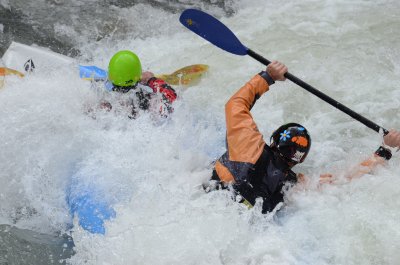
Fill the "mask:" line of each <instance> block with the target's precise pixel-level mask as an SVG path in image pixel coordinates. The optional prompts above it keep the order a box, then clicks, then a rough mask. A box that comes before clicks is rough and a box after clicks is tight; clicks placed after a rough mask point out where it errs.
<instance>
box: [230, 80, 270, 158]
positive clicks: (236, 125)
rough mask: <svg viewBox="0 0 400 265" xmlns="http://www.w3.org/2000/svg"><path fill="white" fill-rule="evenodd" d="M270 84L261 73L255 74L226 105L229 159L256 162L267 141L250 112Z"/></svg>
mask: <svg viewBox="0 0 400 265" xmlns="http://www.w3.org/2000/svg"><path fill="white" fill-rule="evenodd" d="M268 89H269V86H268V83H267V81H265V79H264V78H262V77H261V76H260V75H256V76H254V77H253V78H252V79H251V80H250V81H249V82H247V83H246V84H245V85H244V86H243V87H242V88H240V89H239V91H238V92H236V93H235V94H234V95H233V96H232V97H231V98H230V99H229V101H228V102H227V103H226V105H225V117H226V130H227V137H226V138H227V145H228V151H229V160H231V161H238V162H248V163H251V164H255V163H256V162H257V160H258V158H259V157H260V155H261V153H262V151H263V148H264V145H265V142H264V140H263V136H262V134H261V133H260V132H259V131H258V128H257V125H256V123H255V122H254V120H253V117H252V115H251V113H250V110H251V108H252V107H253V105H254V103H255V102H256V100H257V99H258V98H259V97H261V95H262V94H264V93H265V92H266V91H268Z"/></svg>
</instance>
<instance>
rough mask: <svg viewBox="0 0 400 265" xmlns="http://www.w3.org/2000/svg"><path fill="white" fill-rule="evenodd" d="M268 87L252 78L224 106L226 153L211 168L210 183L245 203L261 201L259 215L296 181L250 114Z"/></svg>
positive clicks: (270, 207) (271, 208)
mask: <svg viewBox="0 0 400 265" xmlns="http://www.w3.org/2000/svg"><path fill="white" fill-rule="evenodd" d="M268 89H269V85H268V83H267V81H266V79H264V78H263V77H262V76H260V75H256V76H254V77H253V78H252V79H251V80H250V81H249V82H247V83H246V84H245V85H244V86H243V87H242V88H241V89H239V91H238V92H236V94H234V95H233V96H232V97H231V99H230V100H229V101H228V103H227V104H226V106H225V116H226V128H227V137H226V144H227V151H226V153H225V154H223V155H222V156H221V158H219V159H218V161H217V162H216V164H215V168H214V173H213V179H215V180H218V181H221V182H222V183H223V184H224V185H228V184H230V185H232V187H233V188H234V190H235V191H236V192H237V193H239V194H240V195H241V196H242V197H243V198H244V200H245V201H246V203H250V204H251V205H254V204H255V200H256V198H262V199H263V213H266V212H270V211H272V210H273V209H274V208H275V206H276V205H277V204H278V203H279V202H282V201H283V193H282V192H283V188H284V187H285V186H286V184H290V183H295V182H296V181H297V177H296V175H295V173H294V172H293V171H291V170H290V168H289V167H288V166H287V165H286V163H284V162H283V160H281V158H280V156H279V155H278V153H277V152H275V150H274V149H272V148H271V147H269V146H268V145H267V144H266V143H265V141H264V140H263V136H262V134H261V133H260V132H259V131H258V128H257V125H256V124H255V122H254V120H253V117H252V115H251V113H250V110H251V108H252V107H253V106H254V104H255V102H256V100H257V99H258V98H259V97H260V96H261V95H262V94H264V93H265V92H266V91H268Z"/></svg>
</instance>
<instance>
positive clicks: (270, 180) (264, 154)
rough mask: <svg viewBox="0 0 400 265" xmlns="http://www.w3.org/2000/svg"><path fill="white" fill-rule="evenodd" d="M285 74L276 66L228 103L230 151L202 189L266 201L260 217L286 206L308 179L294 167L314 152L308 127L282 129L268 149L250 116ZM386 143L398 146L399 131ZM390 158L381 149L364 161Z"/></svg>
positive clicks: (324, 177) (248, 202) (292, 125)
mask: <svg viewBox="0 0 400 265" xmlns="http://www.w3.org/2000/svg"><path fill="white" fill-rule="evenodd" d="M287 71H288V69H287V67H286V66H285V65H284V64H282V63H280V62H277V61H274V62H272V63H271V64H269V65H268V67H267V68H266V70H265V71H262V72H260V73H259V74H257V75H255V76H254V77H253V78H252V79H251V80H250V81H248V82H247V83H246V84H245V85H244V86H243V87H242V88H240V89H239V91H237V92H236V93H235V94H234V95H233V96H232V97H231V98H230V99H229V101H228V102H227V103H226V105H225V116H226V129H227V132H226V146H227V151H226V152H225V153H224V154H223V155H222V156H221V157H220V158H219V159H218V160H217V161H216V164H215V168H214V170H213V174H212V177H211V180H210V182H209V183H206V184H204V185H203V187H204V189H205V190H206V191H207V192H208V191H211V190H213V189H218V188H231V189H232V190H233V191H234V192H235V195H236V196H235V199H236V200H237V201H239V202H242V203H245V204H246V205H248V206H249V207H252V206H254V204H255V202H256V199H257V198H262V200H263V206H262V212H263V213H267V212H271V211H272V210H273V209H274V208H275V207H276V205H277V204H279V203H280V202H282V201H283V196H284V194H283V192H284V189H285V187H290V186H292V185H294V184H295V183H297V182H298V181H304V179H305V176H304V175H302V174H295V173H294V172H293V171H292V167H294V166H295V165H296V164H298V163H302V162H303V161H304V159H305V158H306V157H307V154H308V152H309V150H310V147H311V137H310V135H309V133H308V131H307V130H306V129H305V127H304V126H302V125H300V124H297V123H288V124H285V125H282V126H281V127H279V128H278V129H277V130H275V132H274V133H273V134H272V136H271V138H270V139H271V143H270V145H268V144H266V143H265V141H264V139H263V135H262V134H261V133H260V132H259V130H258V128H257V125H256V123H255V122H254V120H253V117H252V115H251V113H250V110H251V108H252V107H253V106H254V104H255V102H256V101H257V99H258V98H260V97H261V96H262V95H263V94H264V93H265V92H267V91H268V90H269V87H270V85H272V84H274V83H275V81H284V80H285V77H284V74H285V73H286V72H287ZM385 141H386V142H387V144H390V145H391V146H396V145H397V146H400V137H399V135H398V132H395V131H394V132H391V133H390V134H389V135H387V137H386V138H385ZM390 156H391V155H390V150H389V149H387V148H385V147H380V148H379V149H378V150H377V152H376V153H375V155H374V157H373V158H372V159H370V160H371V161H372V162H371V161H369V160H366V161H367V162H366V161H364V162H365V163H369V166H371V167H370V169H371V168H372V167H374V166H376V165H377V164H378V163H381V162H383V161H384V158H386V159H390ZM382 157H383V158H382ZM368 161H369V162H368ZM361 165H362V164H361ZM352 177H354V176H349V179H351V178H352ZM333 180H334V177H333V176H332V175H331V174H324V175H321V184H322V183H325V182H332V181H333ZM287 184H289V185H287Z"/></svg>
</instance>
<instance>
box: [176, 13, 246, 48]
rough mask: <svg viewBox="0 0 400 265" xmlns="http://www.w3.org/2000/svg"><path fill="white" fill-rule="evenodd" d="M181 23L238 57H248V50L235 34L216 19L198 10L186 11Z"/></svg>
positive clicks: (181, 17) (182, 15)
mask: <svg viewBox="0 0 400 265" xmlns="http://www.w3.org/2000/svg"><path fill="white" fill-rule="evenodd" d="M179 21H180V22H181V23H182V25H184V26H185V27H187V28H188V29H190V30H191V31H193V32H194V33H196V34H197V35H199V36H200V37H202V38H204V39H206V40H208V41H209V42H211V43H212V44H214V45H215V46H217V47H219V48H221V49H223V50H225V51H227V52H230V53H233V54H237V55H247V50H248V49H247V48H246V47H245V46H244V45H243V44H242V43H241V42H240V41H239V39H238V38H237V37H236V36H235V34H233V32H232V31H231V30H230V29H229V28H228V27H226V26H225V25H224V24H222V22H220V21H219V20H218V19H216V18H215V17H213V16H211V15H209V14H207V13H204V12H203V11H200V10H197V9H186V10H185V11H183V12H182V14H181V16H180V18H179Z"/></svg>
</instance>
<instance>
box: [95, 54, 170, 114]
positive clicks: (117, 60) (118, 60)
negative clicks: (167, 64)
mask: <svg viewBox="0 0 400 265" xmlns="http://www.w3.org/2000/svg"><path fill="white" fill-rule="evenodd" d="M106 88H107V90H109V91H114V92H117V93H123V94H129V103H125V104H124V105H128V106H129V108H130V112H131V113H130V115H129V117H131V118H135V117H136V116H137V114H138V111H139V110H151V108H152V107H155V108H157V110H155V111H158V112H159V113H160V114H161V115H162V116H167V115H168V114H170V113H172V112H173V108H172V106H171V105H172V103H173V102H174V101H175V100H176V97H177V95H176V92H175V90H174V89H173V88H172V87H171V86H170V85H168V84H167V83H166V82H165V81H164V80H162V79H159V78H156V77H155V76H154V74H153V73H152V72H149V71H146V72H142V65H141V63H140V59H139V57H138V56H137V55H136V54H135V53H133V52H131V51H128V50H122V51H119V52H117V53H116V54H114V56H113V57H112V58H111V60H110V63H109V65H108V81H107V82H106ZM153 99H154V101H157V103H160V101H161V104H152V101H153ZM153 105H154V106H153ZM100 107H101V108H103V109H107V110H111V109H112V105H111V103H110V102H108V101H102V102H101V104H100Z"/></svg>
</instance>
